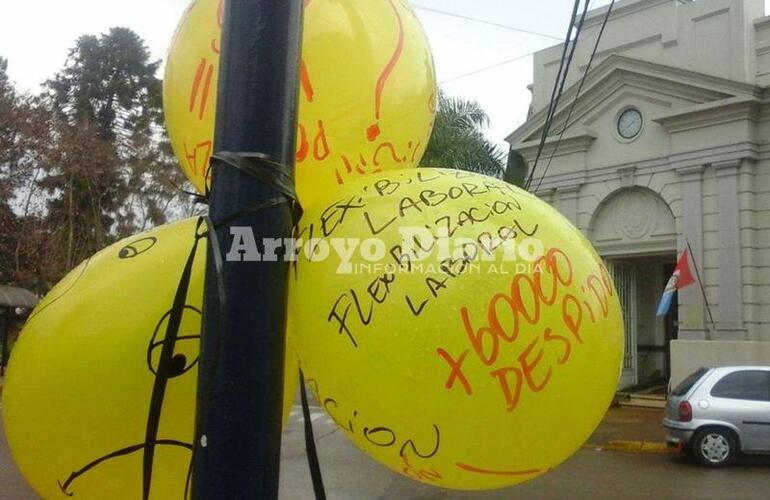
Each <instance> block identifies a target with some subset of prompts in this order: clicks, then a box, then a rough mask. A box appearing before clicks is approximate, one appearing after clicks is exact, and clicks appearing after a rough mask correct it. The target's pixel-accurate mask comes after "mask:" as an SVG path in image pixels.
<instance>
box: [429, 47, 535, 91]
mask: <svg viewBox="0 0 770 500" xmlns="http://www.w3.org/2000/svg"><path fill="white" fill-rule="evenodd" d="M535 52H536V51H534V52H527V53H526V54H522V55H520V56H516V57H514V58H513V59H506V60H505V61H501V62H499V63H495V64H492V65H491V66H485V67H483V68H479V69H476V70H473V71H469V72H468V73H463V74H461V75H457V76H453V77H452V78H448V79H446V80H442V81H440V82H439V83H440V84H441V85H443V84H445V83H450V82H454V81H456V80H460V79H462V78H467V77H469V76H473V75H478V74H479V73H483V72H485V71H489V70H491V69H495V68H499V67H500V66H505V65H506V64H511V63H513V62H516V61H520V60H522V59H524V58H525V57H529V56H531V55H532V54H534V53H535Z"/></svg>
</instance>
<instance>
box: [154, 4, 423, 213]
mask: <svg viewBox="0 0 770 500" xmlns="http://www.w3.org/2000/svg"><path fill="white" fill-rule="evenodd" d="M223 5H224V2H223V0H197V1H195V2H193V3H192V4H191V5H190V7H189V8H188V10H187V12H186V13H185V15H184V18H183V19H182V22H181V24H180V25H179V28H178V30H177V33H176V36H175V37H174V41H173V43H172V45H171V50H170V52H169V57H168V62H167V65H166V75H165V79H164V90H163V100H164V109H165V114H166V123H167V127H168V133H169V137H170V138H171V143H172V145H173V147H174V151H175V153H176V155H177V157H178V158H179V161H180V162H181V164H182V169H183V170H184V172H185V174H186V175H187V177H188V178H189V179H190V180H191V181H192V182H193V184H194V185H195V186H196V188H197V189H198V190H200V191H201V192H204V190H205V189H206V184H207V182H208V181H210V179H209V180H208V181H207V174H208V168H207V165H208V162H209V158H210V157H211V154H212V151H213V145H212V138H213V134H214V120H215V116H216V95H217V78H218V71H219V52H220V50H219V42H220V37H221V25H222V17H223V8H224V7H223ZM300 76H301V78H300V80H301V86H300V91H301V92H300V109H299V123H298V130H297V148H296V160H297V190H298V193H299V196H300V200H301V202H302V203H303V205H304V206H309V205H311V204H313V203H316V202H317V200H319V199H320V198H322V197H323V196H324V194H325V193H327V192H330V191H333V190H335V189H337V188H338V187H339V186H341V185H343V184H345V183H347V182H350V181H351V180H352V179H355V178H356V177H360V176H364V175H369V174H377V173H379V172H382V171H386V170H390V169H393V168H402V167H409V166H416V165H417V164H418V163H419V161H420V159H421V157H422V155H423V153H424V152H425V147H426V146H427V144H428V139H429V138H430V133H431V130H432V127H433V118H434V114H435V103H436V78H435V71H434V67H433V58H432V55H431V52H430V48H429V46H428V41H427V38H426V36H425V33H424V31H423V29H422V27H421V25H420V23H419V21H418V19H417V17H416V16H415V15H414V12H413V11H412V10H411V8H410V7H409V5H408V3H407V2H406V0H305V31H304V39H303V54H302V61H301V67H300Z"/></svg>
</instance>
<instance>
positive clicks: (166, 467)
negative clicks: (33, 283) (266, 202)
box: [2, 219, 298, 500]
mask: <svg viewBox="0 0 770 500" xmlns="http://www.w3.org/2000/svg"><path fill="white" fill-rule="evenodd" d="M205 229H206V227H205V225H202V224H201V225H199V220H198V219H189V220H185V221H182V222H179V223H176V224H172V225H168V226H163V227H159V228H157V229H154V230H152V231H149V232H146V233H143V234H140V235H137V236H134V237H132V238H128V239H126V240H123V241H121V242H119V243H116V244H114V245H112V246H110V247H109V248H107V249H105V250H103V251H101V252H99V253H97V254H96V255H94V256H93V257H91V258H89V259H88V260H86V261H85V262H83V263H82V264H80V266H78V267H77V268H76V269H74V270H73V271H72V272H71V273H69V274H68V275H67V276H66V277H65V278H64V279H63V280H62V281H61V282H60V283H59V284H57V285H56V286H55V287H54V288H53V289H52V290H51V292H50V293H49V294H48V295H47V296H46V297H45V298H44V299H43V300H42V302H41V303H40V304H39V305H38V306H37V308H36V309H35V310H34V311H33V313H32V315H31V317H30V318H29V321H28V322H27V324H26V326H25V327H24V329H23V331H22V333H21V335H20V337H19V341H18V343H17V344H16V345H15V346H14V349H13V353H12V355H11V362H10V366H9V370H8V372H7V378H6V380H5V384H4V388H3V408H2V410H3V425H4V427H5V432H6V435H7V437H8V443H9V445H10V448H11V452H12V454H13V457H14V459H15V460H16V463H17V464H18V466H19V469H20V470H21V472H22V474H23V475H24V477H25V478H26V479H27V481H28V482H29V483H30V484H31V485H32V487H33V488H34V489H35V491H36V492H37V493H38V494H39V495H40V496H42V497H43V498H46V499H54V498H67V497H68V496H74V498H84V499H99V500H101V499H105V498H142V494H143V488H144V486H145V484H146V485H147V486H148V487H149V493H150V498H159V499H166V498H179V499H182V498H185V487H186V485H187V483H188V469H189V467H190V463H191V443H192V441H193V433H194V420H195V399H196V381H197V372H198V368H197V366H198V352H199V345H200V342H199V340H200V333H201V303H202V300H203V282H204V274H205V272H204V271H205V262H206V240H205V239H204V238H202V237H201V236H202V235H203V233H204V232H205ZM194 246H195V249H196V255H195V258H194V261H193V264H192V268H191V269H192V273H191V275H190V276H191V278H190V282H189V287H188V291H187V294H186V296H185V301H184V308H183V309H180V310H179V311H180V312H181V316H180V318H181V322H180V326H179V329H178V330H176V329H174V328H169V322H170V318H171V316H172V306H173V303H174V297H175V294H176V293H177V288H178V286H179V284H180V280H181V277H182V274H183V270H184V268H185V264H186V262H187V260H188V256H189V255H190V253H191V251H192V249H193V247H194ZM164 346H170V347H172V350H170V351H169V354H170V355H166V356H164V358H163V359H164V360H163V361H161V359H162V358H161V353H162V351H163V348H164ZM289 352H291V351H290V350H287V359H286V377H285V378H286V380H285V385H284V387H285V395H286V397H285V400H284V412H285V414H287V413H288V410H289V408H290V407H291V404H292V401H293V396H294V391H295V389H296V384H297V378H298V367H297V362H296V358H295V357H294V356H293V355H289V354H288V353H289ZM153 393H157V394H159V395H160V396H161V397H160V398H159V399H158V401H157V402H156V403H153V402H152V396H153ZM153 422H157V424H158V426H157V432H155V431H153V430H152V423H153ZM149 458H151V462H149V467H147V465H148V462H145V460H146V459H149Z"/></svg>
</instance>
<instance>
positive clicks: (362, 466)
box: [0, 397, 665, 500]
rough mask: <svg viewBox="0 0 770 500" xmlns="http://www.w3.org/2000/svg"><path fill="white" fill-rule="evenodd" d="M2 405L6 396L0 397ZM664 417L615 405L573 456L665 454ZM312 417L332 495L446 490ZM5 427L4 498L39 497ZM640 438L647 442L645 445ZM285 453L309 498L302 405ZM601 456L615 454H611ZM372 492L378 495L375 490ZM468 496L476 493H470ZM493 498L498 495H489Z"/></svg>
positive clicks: (284, 480)
mask: <svg viewBox="0 0 770 500" xmlns="http://www.w3.org/2000/svg"><path fill="white" fill-rule="evenodd" d="M1 406H2V397H0V407H1ZM662 416H663V412H662V410H650V409H642V408H611V409H610V410H609V412H608V413H607V415H606V417H605V419H604V421H603V422H602V424H601V425H600V426H599V428H598V429H597V430H596V432H595V433H594V434H593V435H592V436H591V438H590V439H589V440H588V443H587V444H586V445H585V447H584V448H585V449H584V450H583V451H582V452H581V453H580V455H581V457H582V458H580V457H576V458H575V460H576V461H577V462H579V463H583V462H585V464H584V465H582V466H581V467H584V468H587V469H589V470H590V469H592V468H593V467H595V465H593V460H594V459H596V457H594V458H593V459H590V458H588V457H586V456H584V455H585V453H592V451H594V450H595V451H625V452H637V453H638V452H651V453H661V451H658V447H665V444H664V438H665V433H664V430H663V428H662V427H661V419H662ZM311 418H312V420H313V425H314V428H315V436H316V442H318V443H319V453H320V454H321V455H322V464H323V467H324V479H325V481H326V483H327V489H328V490H329V492H330V493H331V492H334V493H335V495H336V496H333V497H331V498H335V499H341V500H360V499H361V498H362V497H360V496H359V497H358V498H356V496H355V495H353V496H351V493H350V492H370V493H372V496H369V497H366V498H382V497H383V495H384V492H385V491H389V492H390V496H387V498H389V499H390V498H399V497H400V498H433V497H432V496H431V495H439V496H437V497H436V498H442V497H441V495H442V494H443V492H441V491H439V490H435V489H432V488H429V487H427V486H421V485H419V484H417V483H412V482H410V481H409V480H406V479H402V478H400V477H399V476H397V475H395V474H393V473H391V472H390V471H387V470H385V469H384V468H383V467H382V466H381V465H379V464H377V463H376V462H374V461H372V460H368V459H364V456H363V454H362V453H361V452H360V451H358V449H357V448H355V447H354V446H352V444H350V442H349V441H348V440H347V439H344V438H343V436H342V434H341V433H340V432H339V430H338V429H337V427H336V426H335V425H334V423H333V422H332V421H331V419H329V418H328V417H327V416H326V415H325V414H324V413H323V411H322V410H321V409H320V408H316V407H314V408H312V410H311ZM2 428H3V426H2V422H1V421H0V485H1V486H0V500H11V499H13V500H21V499H24V500H34V499H36V498H38V497H37V496H36V495H35V494H34V493H33V492H32V491H31V490H30V489H29V487H28V486H27V484H26V482H25V481H24V479H23V478H22V477H21V475H20V474H19V473H18V470H17V469H16V466H15V465H14V464H13V462H12V460H11V457H10V453H9V450H8V447H7V442H6V441H5V436H4V435H3V430H2ZM642 443H645V444H644V445H642ZM282 455H283V456H282V464H281V498H282V499H292V500H294V499H299V498H301V499H305V498H311V496H310V493H309V492H311V491H312V489H311V486H310V483H309V478H308V477H307V462H306V458H305V448H304V434H303V429H302V415H301V409H300V408H299V407H295V408H294V410H293V411H292V415H291V417H290V419H289V423H288V426H287V428H286V429H285V430H284V434H283V454H282ZM599 455H601V456H604V455H605V454H596V456H599ZM610 455H613V456H617V459H618V460H649V459H647V458H642V456H639V457H638V458H636V459H635V458H633V457H634V455H629V454H614V453H612V454H610ZM591 456H594V455H593V454H592V455H591ZM623 456H625V457H626V458H623ZM602 460H612V459H610V458H609V457H607V458H604V459H602ZM645 463H646V462H645ZM533 487H534V486H533ZM523 491H529V490H523ZM374 492H378V494H376V495H375V494H374ZM399 492H400V493H399ZM501 495H502V493H501ZM460 496H462V495H460ZM504 496H505V495H503V496H502V497H500V498H503V497H504ZM452 498H454V497H452ZM463 498H465V497H463ZM468 498H476V497H475V496H472V495H471V496H468ZM484 498H486V496H484ZM489 498H498V497H496V496H494V495H491V494H490V496H489Z"/></svg>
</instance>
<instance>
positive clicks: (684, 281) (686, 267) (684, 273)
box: [671, 249, 695, 290]
mask: <svg viewBox="0 0 770 500" xmlns="http://www.w3.org/2000/svg"><path fill="white" fill-rule="evenodd" d="M674 278H676V281H674V283H673V285H674V286H673V288H674V289H675V290H679V289H680V288H684V287H686V286H688V285H692V284H693V283H695V278H694V277H693V275H692V272H691V271H690V250H689V249H685V251H684V252H683V253H682V256H681V257H680V258H679V262H677V264H676V268H674V275H673V276H672V277H671V279H672V280H674Z"/></svg>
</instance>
